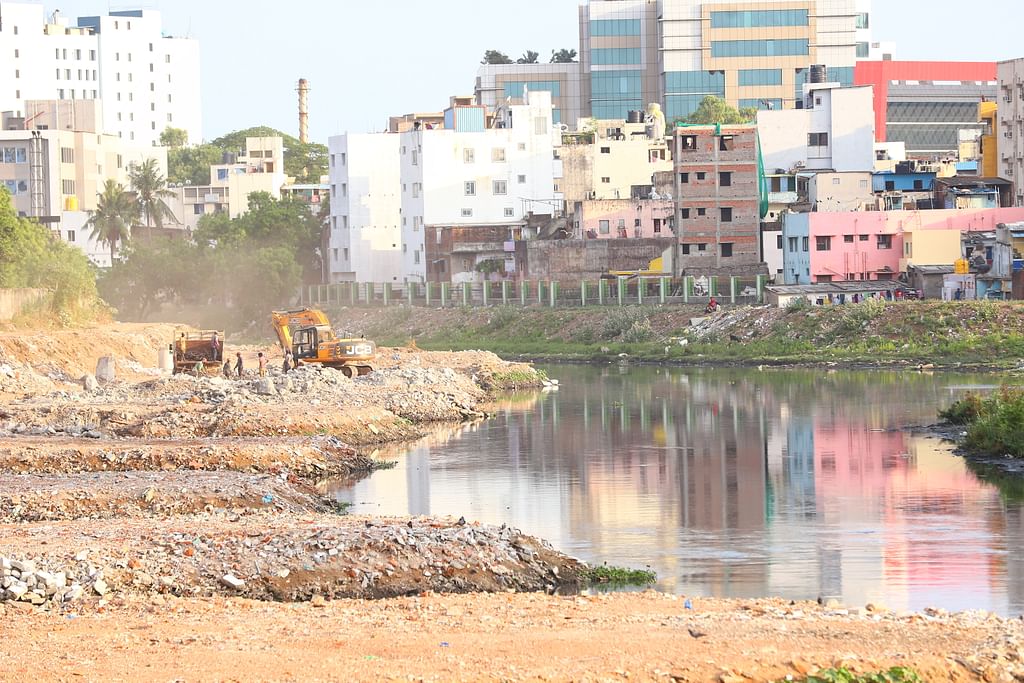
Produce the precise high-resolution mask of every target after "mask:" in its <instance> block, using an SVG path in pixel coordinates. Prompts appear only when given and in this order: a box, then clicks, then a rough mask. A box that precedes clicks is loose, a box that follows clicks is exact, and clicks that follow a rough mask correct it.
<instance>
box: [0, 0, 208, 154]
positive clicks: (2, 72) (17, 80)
mask: <svg viewBox="0 0 1024 683" xmlns="http://www.w3.org/2000/svg"><path fill="white" fill-rule="evenodd" d="M0 45H2V50H3V54H2V55H0V58H2V60H3V61H2V63H3V65H4V68H3V69H0V111H11V112H14V114H15V115H21V114H23V113H24V111H25V110H24V102H25V101H26V100H84V99H88V100H97V99H98V100H102V101H103V110H102V112H103V114H102V129H103V130H105V131H107V132H108V133H111V134H114V135H118V136H120V137H121V138H123V139H124V140H125V141H127V142H132V143H137V144H143V145H150V146H151V145H154V144H156V143H157V142H158V141H159V139H160V133H161V132H163V131H164V129H166V128H167V127H168V126H173V127H175V128H183V129H185V130H186V131H188V135H189V141H190V142H194V143H195V142H200V141H201V140H202V125H201V116H200V99H199V44H198V42H197V41H195V40H192V39H188V38H172V37H165V36H164V33H163V29H162V26H161V21H160V13H159V12H156V11H153V10H132V11H119V12H110V13H109V14H108V15H105V16H92V17H80V18H79V19H78V20H77V23H75V24H72V23H71V22H70V21H69V20H68V19H67V18H65V17H62V16H61V15H60V13H59V11H58V12H54V13H53V14H51V15H49V16H47V15H45V14H44V10H43V6H42V5H39V4H28V3H19V2H0Z"/></svg>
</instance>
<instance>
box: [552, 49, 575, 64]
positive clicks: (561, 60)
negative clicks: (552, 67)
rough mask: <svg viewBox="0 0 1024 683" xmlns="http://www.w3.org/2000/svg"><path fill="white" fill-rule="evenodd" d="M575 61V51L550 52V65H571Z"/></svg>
mask: <svg viewBox="0 0 1024 683" xmlns="http://www.w3.org/2000/svg"><path fill="white" fill-rule="evenodd" d="M575 61H576V50H566V49H562V50H558V51H555V50H552V51H551V63H552V64H572V63H573V62H575Z"/></svg>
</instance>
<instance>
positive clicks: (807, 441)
mask: <svg viewBox="0 0 1024 683" xmlns="http://www.w3.org/2000/svg"><path fill="white" fill-rule="evenodd" d="M547 370H548V372H549V374H550V375H551V376H552V377H555V378H558V379H559V380H560V381H561V389H560V390H559V391H557V392H548V393H544V392H531V393H528V394H522V395H517V396H514V397H511V398H510V399H508V400H507V401H504V402H503V403H502V404H501V406H500V409H499V414H498V416H497V417H495V418H494V419H491V420H488V421H486V422H482V423H480V424H477V425H473V426H467V427H460V428H447V429H445V430H441V431H439V432H437V433H435V434H432V435H431V436H430V437H428V438H426V439H424V440H423V441H421V442H419V443H417V444H415V445H413V446H412V447H411V448H407V449H404V450H400V451H396V452H394V453H391V452H389V453H386V454H385V456H386V457H389V458H392V457H393V458H395V459H397V460H398V466H397V467H396V468H395V469H392V470H386V471H381V472H377V473H375V474H373V475H372V476H371V477H369V478H367V479H365V480H363V481H360V482H359V483H357V484H355V485H352V486H348V487H343V488H340V489H337V490H336V491H335V493H336V496H337V497H338V498H339V499H340V500H344V501H348V502H351V503H353V504H354V508H353V511H354V512H356V513H371V514H397V515H421V514H422V515H454V516H459V515H465V516H466V517H467V518H468V519H471V520H480V521H482V522H488V523H493V524H501V523H507V524H509V525H512V526H516V527H519V528H521V529H523V530H524V531H526V532H527V533H530V534H534V535H537V536H540V537H543V538H545V539H547V540H549V541H550V542H551V543H552V544H553V545H554V546H555V547H557V548H559V549H561V550H563V551H565V552H567V553H569V554H571V555H575V556H576V557H580V558H582V559H584V560H587V561H590V562H598V563H600V562H608V563H609V564H617V565H628V566H632V567H641V568H642V567H645V566H649V567H651V568H652V569H654V570H655V571H656V572H657V574H658V578H659V587H660V588H661V589H663V590H667V591H674V592H677V593H685V594H687V595H702V596H718V597H760V596H783V597H787V598H794V599H801V598H802V599H808V598H809V599H814V598H816V597H818V596H826V597H836V598H839V599H841V600H842V601H844V602H846V603H847V604H851V605H863V604H864V603H866V602H868V601H872V600H881V601H882V602H884V603H885V604H886V605H888V606H889V607H890V608H893V609H897V610H902V609H911V610H920V609H923V608H925V607H928V606H939V607H945V608H947V609H950V610H962V609H987V610H992V611H997V612H1000V613H1003V614H1010V615H1018V614H1021V613H1024V513H1022V507H1024V503H1022V501H1021V497H1020V496H1015V495H1014V493H1013V491H1012V490H1010V489H1011V488H1012V486H1011V487H1006V486H1004V488H1003V490H1001V489H1000V488H999V487H998V486H997V485H995V484H992V483H987V482H986V481H983V480H981V479H979V477H978V476H976V475H975V474H974V473H973V472H972V471H971V470H970V469H969V468H968V467H967V465H966V464H965V463H964V461H963V460H962V459H960V458H958V457H956V456H954V455H952V453H951V449H950V447H949V446H947V445H945V444H943V443H942V442H940V441H939V440H937V439H935V438H933V437H930V436H928V435H927V434H924V433H914V432H913V431H906V430H904V429H903V428H905V427H908V426H913V425H922V424H928V423H930V422H934V421H935V414H936V410H937V409H938V408H939V407H941V406H945V405H947V404H948V403H949V402H950V401H951V400H952V399H953V398H954V397H956V396H958V395H960V394H961V393H963V391H965V390H966V389H967V388H970V387H977V386H983V385H987V384H991V383H992V382H993V381H994V378H992V377H968V376H956V375H945V374H936V375H922V374H918V373H915V372H900V373H895V372H894V373H889V372H847V371H836V372H828V371H824V370H812V371H775V370H772V371H768V370H766V371H764V372H759V371H757V370H746V369H723V370H701V369H664V368H648V367H628V368H627V367H601V368H594V367H576V366H556V367H550V368H547ZM1016 490H1017V491H1020V490H1021V487H1020V486H1017V487H1016Z"/></svg>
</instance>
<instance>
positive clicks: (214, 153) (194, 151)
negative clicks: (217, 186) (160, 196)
mask: <svg viewBox="0 0 1024 683" xmlns="http://www.w3.org/2000/svg"><path fill="white" fill-rule="evenodd" d="M223 155H224V150H222V149H221V148H219V147H216V146H214V145H196V146H194V147H177V148H171V149H169V150H167V182H168V183H170V184H172V185H178V186H180V185H209V184H210V166H212V165H214V164H219V163H220V162H221V158H222V157H223Z"/></svg>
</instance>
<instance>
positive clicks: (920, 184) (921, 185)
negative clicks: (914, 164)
mask: <svg viewBox="0 0 1024 683" xmlns="http://www.w3.org/2000/svg"><path fill="white" fill-rule="evenodd" d="M914 189H915V190H923V189H924V181H923V180H915V181H914Z"/></svg>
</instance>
